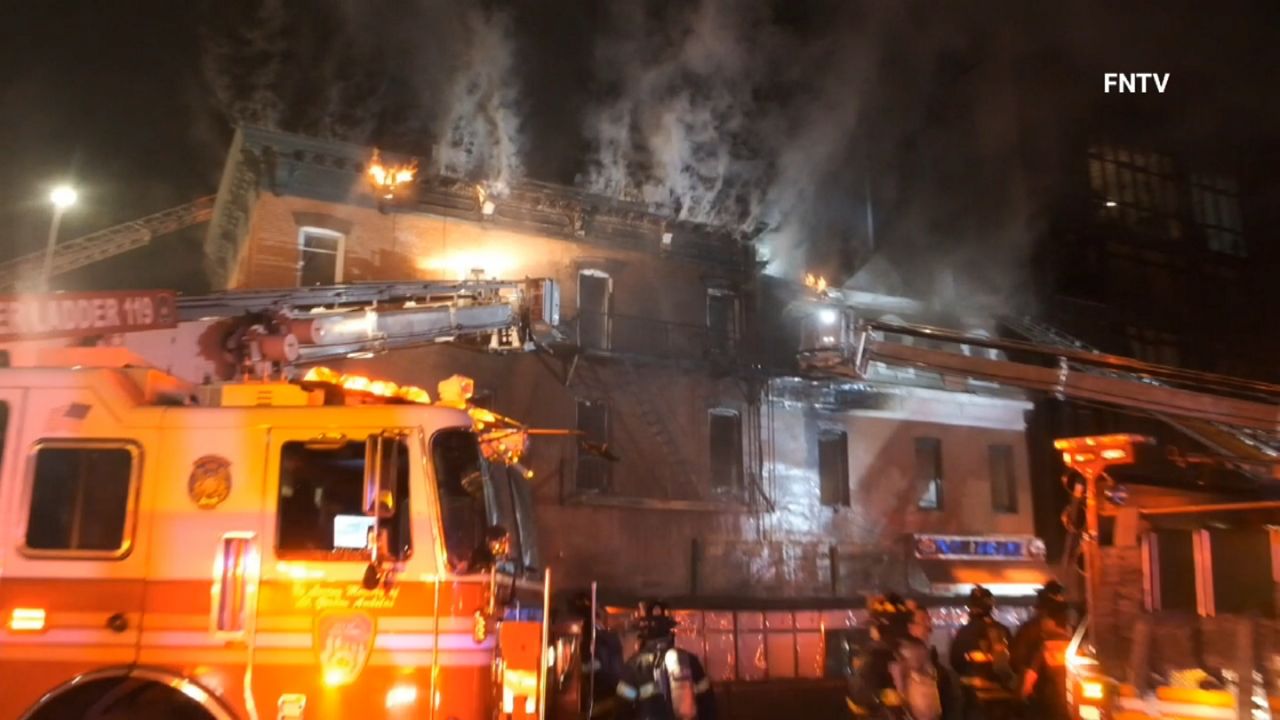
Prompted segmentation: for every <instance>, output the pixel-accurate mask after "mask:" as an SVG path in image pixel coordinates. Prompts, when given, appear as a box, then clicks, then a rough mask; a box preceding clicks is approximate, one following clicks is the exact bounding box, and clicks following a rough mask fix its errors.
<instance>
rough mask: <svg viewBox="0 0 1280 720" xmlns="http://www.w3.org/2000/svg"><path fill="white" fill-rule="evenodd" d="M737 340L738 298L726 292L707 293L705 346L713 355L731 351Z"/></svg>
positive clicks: (712, 291) (709, 291)
mask: <svg viewBox="0 0 1280 720" xmlns="http://www.w3.org/2000/svg"><path fill="white" fill-rule="evenodd" d="M737 340H738V298H737V296H736V295H734V294H733V293H731V292H729V291H727V290H708V291H707V346H708V349H709V350H711V351H712V352H715V353H729V352H732V351H733V347H734V344H735V343H736V342H737Z"/></svg>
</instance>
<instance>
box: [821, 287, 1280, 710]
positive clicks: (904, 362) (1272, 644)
mask: <svg viewBox="0 0 1280 720" xmlns="http://www.w3.org/2000/svg"><path fill="white" fill-rule="evenodd" d="M808 284H809V285H810V287H811V288H813V289H814V290H815V292H816V299H815V300H813V301H812V303H811V304H812V307H811V309H810V312H809V313H808V315H809V317H810V318H811V319H810V320H808V321H807V323H808V327H804V328H803V330H802V332H803V335H804V338H806V339H807V343H806V346H805V347H804V348H803V349H802V351H801V353H800V357H799V360H800V364H801V366H802V368H804V369H805V370H806V371H808V372H809V373H812V374H814V375H818V376H826V377H831V376H836V377H847V378H850V379H855V380H868V379H869V380H875V379H876V378H877V373H878V372H879V370H880V369H882V368H886V367H888V368H915V369H922V370H923V371H924V372H928V373H935V374H937V375H939V376H940V377H941V379H942V381H943V382H944V383H946V384H947V385H948V386H951V387H963V386H965V385H966V384H968V386H969V387H970V388H973V387H975V384H976V387H979V388H982V389H985V390H987V391H990V390H991V389H993V388H997V387H1000V386H1003V387H1008V388H1018V389H1022V390H1026V391H1032V392H1036V393H1041V394H1044V395H1048V396H1052V397H1057V398H1059V399H1068V400H1075V401H1080V402H1085V403H1098V404H1103V405H1106V406H1110V407H1119V408H1123V409H1124V410H1125V411H1127V412H1130V413H1134V414H1136V415H1140V416H1142V415H1145V416H1148V417H1150V418H1153V419H1156V420H1159V421H1161V422H1162V423H1164V424H1166V425H1168V426H1170V427H1172V428H1173V429H1175V430H1177V431H1179V432H1180V433H1182V434H1184V435H1186V436H1189V437H1191V438H1193V439H1195V440H1196V441H1197V442H1198V443H1199V445H1200V446H1201V447H1203V448H1205V453H1204V454H1203V455H1201V456H1199V457H1189V456H1175V459H1176V460H1177V461H1179V462H1181V463H1191V462H1196V463H1204V464H1213V465H1215V466H1218V467H1227V468H1230V469H1232V470H1234V471H1235V472H1236V473H1237V474H1238V475H1239V476H1241V477H1245V478H1249V479H1250V481H1251V482H1252V483H1254V484H1255V486H1256V487H1268V486H1272V487H1273V486H1274V483H1275V481H1276V480H1278V479H1280V387H1277V386H1275V385H1269V384H1266V383H1259V382H1252V381H1247V380H1241V379H1237V378H1229V377H1224V376H1218V375H1211V374H1206V373H1196V372H1191V371H1187V370H1182V369H1179V368H1172V367H1165V366H1160V365H1155V364H1151V363H1145V362H1140V361H1137V360H1133V359H1130V358H1124V357H1119V356H1114V355H1109V354H1105V353H1102V352H1100V351H1098V350H1097V349H1095V348H1091V347H1089V346H1088V345H1086V344H1084V343H1083V342H1081V341H1079V340H1077V339H1075V338H1072V337H1070V336H1068V335H1066V334H1064V333H1062V332H1061V331H1058V330H1056V329H1055V328H1052V327H1049V326H1046V325H1043V324H1042V323H1039V322H1036V321H1034V320H1030V319H1026V318H1005V319H1003V320H1002V322H1003V324H1004V325H1005V326H1006V327H1007V328H1008V329H1010V330H1012V331H1014V332H1015V333H1017V334H1019V335H1021V336H1023V337H1024V338H1026V340H1012V339H1003V338H991V337H985V336H979V335H975V334H972V333H962V332H957V331H954V330H950V329H945V328H937V327H930V326H925V325H919V324H911V323H904V322H900V321H896V320H895V321H894V322H888V321H884V320H880V319H876V318H874V317H859V316H858V314H857V312H856V311H855V310H853V309H852V308H850V307H848V306H846V305H845V304H844V303H843V302H842V300H841V298H840V295H839V291H832V290H829V289H827V288H826V287H825V286H823V285H822V284H821V283H818V284H815V283H814V282H812V281H810V282H809V283H808ZM1153 444H1154V439H1152V438H1149V437H1145V436H1139V435H1133V434H1114V435H1102V436H1089V437H1073V438H1060V439H1057V440H1056V441H1055V449H1056V450H1057V451H1058V452H1060V453H1061V458H1062V464H1063V466H1064V467H1065V468H1066V470H1067V474H1066V475H1065V476H1064V481H1065V482H1066V484H1068V487H1069V489H1070V491H1071V501H1070V506H1069V507H1068V508H1067V511H1066V512H1065V513H1064V519H1069V520H1070V521H1071V522H1072V523H1077V524H1078V525H1077V526H1075V527H1072V526H1070V525H1069V529H1072V530H1073V532H1072V533H1070V534H1069V539H1070V540H1073V541H1074V548H1072V547H1071V546H1069V548H1068V552H1067V554H1066V557H1067V558H1068V559H1074V558H1075V557H1077V556H1078V557H1079V558H1080V559H1081V560H1083V564H1082V565H1081V566H1079V567H1078V568H1077V565H1076V564H1075V563H1074V562H1071V563H1070V564H1069V565H1067V564H1064V568H1063V576H1064V577H1063V579H1064V580H1065V581H1067V582H1068V583H1071V581H1072V580H1073V579H1076V578H1078V579H1079V580H1080V581H1081V582H1079V583H1071V584H1076V585H1078V586H1081V587H1078V588H1077V598H1076V599H1077V601H1078V602H1077V605H1078V607H1079V608H1081V609H1082V610H1083V611H1084V613H1085V618H1084V620H1083V621H1082V622H1081V623H1080V624H1079V626H1078V627H1077V629H1076V631H1075V634H1074V637H1073V639H1072V640H1071V642H1070V643H1069V644H1068V645H1067V647H1066V648H1065V652H1064V653H1063V656H1062V657H1061V661H1062V662H1063V663H1064V665H1065V669H1066V683H1067V687H1066V688H1065V690H1066V694H1067V697H1068V699H1069V702H1070V711H1071V716H1072V717H1073V718H1075V719H1076V720H1161V719H1165V718H1170V719H1173V718H1178V719H1181V718H1222V719H1223V720H1227V719H1235V718H1239V719H1240V720H1254V719H1256V718H1269V717H1274V716H1275V713H1276V712H1280V624H1277V622H1276V621H1275V619H1274V618H1275V616H1276V614H1277V612H1280V606H1278V605H1280V599H1277V598H1280V592H1277V588H1280V530H1277V529H1276V528H1277V527H1280V501H1275V500H1258V501H1249V502H1234V503H1232V502H1208V503H1200V504H1194V505H1185V506H1179V505H1172V506H1163V507H1146V506H1143V505H1142V504H1141V503H1137V502H1128V503H1125V502H1123V501H1122V500H1121V499H1120V498H1121V496H1122V492H1121V491H1120V490H1119V489H1118V488H1119V486H1117V484H1116V483H1115V482H1113V481H1112V479H1111V478H1110V476H1108V474H1107V470H1108V469H1109V468H1114V467H1118V466H1123V465H1132V464H1135V462H1136V461H1137V459H1138V457H1139V454H1140V453H1142V452H1148V451H1153V450H1155V449H1154V448H1148V449H1147V450H1143V448H1146V447H1147V446H1151V445H1153ZM1166 451H1167V450H1166ZM1246 515H1247V517H1242V516H1246ZM1162 518H1164V519H1170V518H1177V519H1178V524H1177V525H1176V526H1173V527H1176V528H1177V531H1176V535H1175V537H1173V538H1172V541H1171V538H1169V537H1163V536H1162V534H1164V531H1163V530H1162V529H1161V528H1162V527H1165V528H1167V527H1171V526H1169V525H1162V524H1161V523H1160V522H1159V520H1160V519H1162ZM1104 521H1105V522H1106V525H1107V528H1106V529H1107V530H1108V532H1107V533H1105V534H1106V536H1107V537H1106V540H1105V542H1104V532H1103V524H1104ZM1162 548H1163V550H1162ZM1077 551H1078V552H1077ZM1162 558H1163V559H1162ZM1180 560H1186V561H1187V562H1181V563H1180V562H1179V561H1180ZM1188 563H1190V564H1191V565H1193V566H1194V567H1193V568H1187V567H1184V566H1185V565H1187V564H1188ZM1215 567H1216V569H1215ZM1077 570H1079V572H1078V571H1077ZM1162 573H1163V574H1164V575H1166V576H1174V575H1175V574H1177V575H1178V576H1174V577H1166V578H1165V580H1166V581H1167V582H1166V584H1168V585H1171V586H1172V585H1176V586H1177V587H1175V588H1174V589H1173V590H1172V591H1169V592H1168V593H1165V592H1164V591H1163V588H1162V586H1161V582H1160V578H1161V574H1162ZM1233 575H1234V576H1247V577H1250V578H1255V579H1257V582H1256V583H1255V584H1254V585H1253V586H1251V589H1252V590H1255V591H1256V592H1255V593H1254V597H1253V598H1252V599H1251V600H1250V601H1251V602H1252V601H1257V602H1258V603H1259V604H1260V605H1263V606H1269V607H1270V609H1271V611H1272V612H1271V613H1269V616H1270V618H1271V619H1266V618H1267V616H1268V614H1265V613H1264V614H1263V615H1262V617H1259V613H1258V608H1256V607H1255V608H1245V607H1243V606H1244V605H1245V602H1244V601H1243V600H1242V599H1241V598H1232V597H1224V592H1223V591H1222V590H1220V589H1219V588H1218V587H1217V586H1218V585H1219V584H1221V585H1224V586H1225V585H1226V584H1227V583H1228V582H1230V579H1231V576H1233ZM1179 593H1181V596H1179ZM1165 594H1168V595H1169V597H1168V598H1165V597H1162V595H1165ZM1259 598H1260V600H1259ZM1174 601H1178V602H1180V603H1181V605H1180V606H1179V607H1177V608H1175V607H1170V605H1171V604H1172V603H1173V602H1174ZM1206 668H1207V670H1206Z"/></svg>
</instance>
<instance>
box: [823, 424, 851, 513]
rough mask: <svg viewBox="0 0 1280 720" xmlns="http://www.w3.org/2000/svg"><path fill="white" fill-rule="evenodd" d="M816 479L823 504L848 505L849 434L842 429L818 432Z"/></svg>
mask: <svg viewBox="0 0 1280 720" xmlns="http://www.w3.org/2000/svg"><path fill="white" fill-rule="evenodd" d="M818 480H819V482H820V484H821V493H822V504H823V505H830V506H834V507H849V434H848V433H846V432H844V431H843V430H823V431H822V432H820V433H818Z"/></svg>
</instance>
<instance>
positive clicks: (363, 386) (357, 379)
mask: <svg viewBox="0 0 1280 720" xmlns="http://www.w3.org/2000/svg"><path fill="white" fill-rule="evenodd" d="M370 384H371V381H370V380H369V378H367V377H364V376H363V375H343V376H342V389H343V390H351V391H353V392H369V385H370Z"/></svg>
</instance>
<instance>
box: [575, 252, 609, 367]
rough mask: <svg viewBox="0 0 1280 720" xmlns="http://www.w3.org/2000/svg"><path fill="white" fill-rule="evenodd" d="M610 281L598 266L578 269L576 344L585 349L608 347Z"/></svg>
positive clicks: (605, 348)
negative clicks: (596, 268) (579, 270)
mask: <svg viewBox="0 0 1280 720" xmlns="http://www.w3.org/2000/svg"><path fill="white" fill-rule="evenodd" d="M612 292H613V283H612V280H610V278H609V276H608V274H606V273H604V272H601V271H599V270H583V271H581V272H579V273H578V345H579V346H581V347H583V348H586V349H589V350H608V349H609V311H610V306H611V305H612V303H611V299H612V297H611V296H612Z"/></svg>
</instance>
